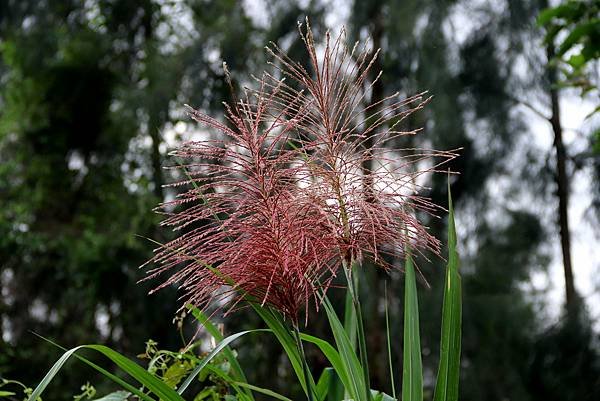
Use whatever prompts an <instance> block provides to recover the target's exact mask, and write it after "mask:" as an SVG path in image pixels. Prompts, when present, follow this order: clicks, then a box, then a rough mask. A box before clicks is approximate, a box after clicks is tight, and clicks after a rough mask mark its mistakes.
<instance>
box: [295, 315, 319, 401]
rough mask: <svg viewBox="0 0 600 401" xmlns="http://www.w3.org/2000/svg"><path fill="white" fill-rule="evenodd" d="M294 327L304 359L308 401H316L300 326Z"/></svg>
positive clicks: (297, 342)
mask: <svg viewBox="0 0 600 401" xmlns="http://www.w3.org/2000/svg"><path fill="white" fill-rule="evenodd" d="M293 326H294V330H293V331H294V338H295V340H296V346H297V347H298V352H299V353H300V359H302V373H303V374H304V383H305V384H306V393H307V396H308V401H315V400H314V389H313V387H312V383H311V382H310V379H309V376H310V373H309V372H310V371H309V369H308V362H307V361H306V354H305V353H304V346H303V345H302V338H301V337H300V329H298V325H297V324H295V323H294V324H293Z"/></svg>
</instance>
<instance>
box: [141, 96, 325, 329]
mask: <svg viewBox="0 0 600 401" xmlns="http://www.w3.org/2000/svg"><path fill="white" fill-rule="evenodd" d="M275 93H276V91H275ZM272 96H273V95H265V96H258V99H257V100H255V101H250V99H249V97H248V95H247V96H246V98H245V99H244V100H239V101H238V102H236V103H235V104H234V105H232V106H231V107H228V111H227V118H228V120H229V122H230V125H231V127H229V126H227V125H225V124H224V123H221V122H219V121H217V120H215V119H213V118H211V117H209V116H206V115H204V114H202V113H199V112H197V111H195V110H193V109H192V110H191V116H192V118H193V119H195V120H196V121H198V122H200V123H202V124H205V125H207V126H208V127H211V128H213V129H216V130H218V131H219V133H220V135H221V138H222V139H218V140H209V141H201V142H190V143H187V144H185V145H184V146H182V147H181V148H180V149H179V150H177V151H176V152H174V153H173V154H174V156H178V157H181V158H182V159H184V160H187V161H188V162H187V163H185V164H182V165H180V166H178V167H175V168H178V169H183V170H184V172H185V174H186V175H187V177H188V180H187V181H184V182H179V183H176V184H173V185H175V186H180V185H188V186H190V188H189V189H188V190H187V191H186V192H184V193H181V194H180V195H179V196H178V197H177V199H176V200H174V201H171V202H167V203H166V204H165V205H163V206H164V209H172V208H178V207H181V206H187V208H186V209H185V210H183V211H177V212H174V213H166V212H165V214H167V218H166V219H165V220H164V221H163V223H162V224H163V225H166V226H170V227H172V228H173V229H174V230H176V231H185V232H184V233H183V234H181V235H180V236H179V237H178V238H177V239H175V240H173V241H171V242H170V243H168V244H166V245H165V246H164V247H162V248H161V249H159V250H158V253H157V254H156V255H155V257H154V258H153V259H152V262H154V263H156V264H158V265H159V267H157V268H155V269H153V270H151V271H150V275H149V277H148V278H151V277H156V276H157V275H160V274H161V273H163V272H168V273H170V274H171V276H170V278H169V279H168V280H167V281H166V282H165V283H164V284H163V285H162V286H161V287H164V286H166V285H170V284H175V283H177V284H179V285H180V287H181V289H183V290H184V291H185V297H186V298H187V299H186V302H188V303H192V304H195V305H197V306H200V307H204V306H206V305H207V304H208V303H210V302H212V301H219V300H220V299H221V298H223V297H227V296H229V295H230V294H231V295H234V296H236V297H238V299H242V298H243V297H251V298H253V299H255V300H256V301H258V302H261V303H262V304H265V303H266V304H269V305H271V306H273V307H275V308H277V309H279V310H280V311H281V312H283V313H284V315H285V316H287V317H289V318H291V319H292V320H294V321H296V320H297V318H298V314H299V312H300V310H301V309H302V308H305V307H306V305H307V303H308V302H309V300H310V299H311V297H314V296H315V295H316V293H317V290H318V289H320V288H322V289H326V287H327V286H328V283H329V280H330V277H331V276H332V274H333V273H334V272H335V266H336V263H335V256H336V255H335V253H334V249H332V248H331V246H330V244H331V241H332V238H330V237H329V231H328V230H326V229H325V226H326V225H327V224H328V221H327V217H326V216H325V215H323V214H322V210H320V209H319V208H318V207H317V205H315V204H313V203H311V202H307V201H304V200H302V199H301V193H299V192H298V189H299V186H298V185H297V181H298V178H297V176H298V174H297V168H295V167H293V164H294V162H295V161H296V160H297V159H298V151H297V150H289V149H288V148H287V146H286V144H287V141H288V137H289V135H290V132H291V130H292V129H293V128H294V126H295V121H293V120H286V119H283V118H277V117H276V118H272V117H270V116H269V115H268V114H267V112H268V111H269V110H268V107H269V105H270V103H271V101H272ZM161 287H159V288H161ZM236 303H237V302H235V303H234V305H235V304H236Z"/></svg>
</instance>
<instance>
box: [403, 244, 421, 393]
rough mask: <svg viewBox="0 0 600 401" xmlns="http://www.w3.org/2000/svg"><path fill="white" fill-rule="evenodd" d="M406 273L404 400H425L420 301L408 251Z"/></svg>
mask: <svg viewBox="0 0 600 401" xmlns="http://www.w3.org/2000/svg"><path fill="white" fill-rule="evenodd" d="M405 270H406V271H405V274H404V280H405V281H404V282H405V285H404V360H403V371H402V400H403V401H422V400H423V366H422V362H421V339H420V333H419V301H418V298H417V280H416V276H415V268H414V265H413V261H412V256H411V254H410V252H407V255H406V263H405Z"/></svg>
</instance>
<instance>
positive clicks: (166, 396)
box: [29, 344, 184, 401]
mask: <svg viewBox="0 0 600 401" xmlns="http://www.w3.org/2000/svg"><path fill="white" fill-rule="evenodd" d="M83 349H89V350H94V351H97V352H99V353H101V354H102V355H104V356H105V357H107V358H108V359H110V360H111V361H112V362H114V363H115V364H116V365H117V366H118V367H119V368H121V369H122V370H123V371H125V372H126V373H127V374H129V375H130V376H131V377H133V378H134V379H136V380H137V381H138V382H140V384H142V385H143V386H144V387H146V388H147V389H148V390H149V391H151V392H152V393H153V394H155V395H156V396H158V397H159V398H160V399H161V400H164V401H184V400H183V398H181V396H180V395H179V394H177V392H175V391H173V389H171V388H170V387H169V386H168V385H167V384H166V383H164V382H163V381H161V380H160V379H158V378H156V377H155V376H153V375H152V374H150V373H149V372H148V371H146V370H145V369H144V368H142V367H141V366H140V365H138V364H137V363H135V362H133V361H131V360H130V359H128V358H126V357H125V356H123V355H121V354H119V353H118V352H116V351H114V350H112V349H110V348H108V347H106V346H104V345H95V344H92V345H80V346H78V347H75V348H72V349H70V350H68V351H66V352H65V353H64V354H63V355H62V356H61V357H60V358H59V359H58V361H56V363H55V364H54V365H53V366H52V368H50V370H49V371H48V373H47V374H46V376H44V378H43V379H42V381H41V382H40V383H39V384H38V386H37V387H36V388H35V390H34V391H33V392H32V393H31V395H30V397H29V401H33V400H37V399H38V397H39V396H40V395H41V394H42V392H43V391H44V390H45V389H46V387H47V386H48V384H50V382H51V381H52V380H53V379H54V377H55V376H56V374H57V373H58V372H59V371H60V369H61V368H62V367H63V366H64V365H65V363H66V362H67V361H68V360H69V359H70V358H71V357H72V356H76V357H77V358H79V359H80V360H82V361H84V362H86V363H87V364H88V365H90V366H92V367H93V368H95V369H96V370H99V371H100V372H101V373H103V374H104V375H105V376H107V377H108V378H110V379H111V380H114V381H115V382H117V383H118V384H119V385H121V386H122V387H124V388H125V389H127V390H128V391H130V392H132V393H134V394H135V395H137V396H138V397H140V398H141V399H143V400H146V401H153V399H152V398H151V397H149V396H148V395H146V394H144V393H142V392H141V391H139V390H138V389H136V388H135V387H133V386H132V385H130V384H129V383H127V382H125V381H124V380H122V379H120V378H118V377H117V376H115V375H113V374H112V373H110V372H108V371H106V370H105V369H103V368H100V367H99V366H98V365H95V364H94V363H92V362H90V361H87V359H85V358H83V357H81V356H78V355H76V352H78V351H80V350H83Z"/></svg>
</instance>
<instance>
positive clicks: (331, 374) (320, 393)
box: [315, 368, 335, 401]
mask: <svg viewBox="0 0 600 401" xmlns="http://www.w3.org/2000/svg"><path fill="white" fill-rule="evenodd" d="M334 378H335V370H334V369H333V368H325V369H323V372H322V373H321V376H320V377H319V381H317V387H316V388H315V390H316V393H317V401H325V399H326V398H327V395H328V394H329V389H330V388H331V385H332V384H333V379H334Z"/></svg>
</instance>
